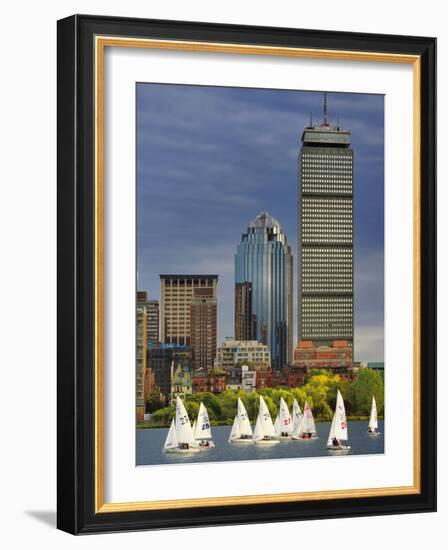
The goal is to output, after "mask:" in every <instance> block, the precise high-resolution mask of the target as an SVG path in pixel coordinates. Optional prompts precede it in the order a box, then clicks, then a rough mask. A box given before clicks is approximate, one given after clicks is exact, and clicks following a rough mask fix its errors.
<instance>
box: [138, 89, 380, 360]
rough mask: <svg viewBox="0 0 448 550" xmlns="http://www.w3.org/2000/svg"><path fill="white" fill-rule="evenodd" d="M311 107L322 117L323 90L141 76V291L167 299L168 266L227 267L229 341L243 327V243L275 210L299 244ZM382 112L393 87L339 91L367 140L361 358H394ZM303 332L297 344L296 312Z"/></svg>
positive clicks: (359, 156)
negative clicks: (386, 353) (256, 222)
mask: <svg viewBox="0 0 448 550" xmlns="http://www.w3.org/2000/svg"><path fill="white" fill-rule="evenodd" d="M310 111H311V112H312V113H313V118H314V119H315V120H319V119H320V118H321V116H322V115H321V112H322V92H299V91H287V90H253V89H237V88H211V87H196V86H173V85H153V84H141V85H140V84H139V85H138V86H137V208H138V216H137V223H138V239H137V246H138V271H139V289H142V290H148V293H149V298H150V299H160V294H159V292H158V288H157V287H158V281H159V273H164V272H165V273H166V272H172V273H192V272H193V273H194V272H198V273H217V274H219V277H220V288H219V291H218V311H219V320H218V327H219V337H218V342H219V343H221V342H222V341H223V340H224V339H225V337H226V336H230V337H231V336H233V335H234V330H233V325H234V282H235V279H234V270H233V264H234V251H235V246H236V245H237V243H238V242H240V240H241V236H242V235H243V233H244V231H245V229H246V228H247V225H248V223H249V222H250V220H252V219H253V218H254V217H255V216H256V215H257V214H258V213H259V212H260V211H269V212H270V213H271V214H272V215H273V216H275V217H276V218H277V219H278V220H279V223H280V224H281V226H282V227H283V229H284V232H285V234H286V236H287V238H288V243H289V245H290V246H291V249H292V252H293V254H294V250H297V240H296V232H297V220H296V212H297V210H296V203H297V158H298V154H299V150H300V136H301V134H302V131H303V128H304V127H305V126H307V125H308V124H309V117H310V115H309V113H310ZM169 113H170V114H169ZM167 114H169V116H167ZM383 115H384V112H383V98H382V96H373V95H368V96H366V95H358V94H345V93H344V94H336V93H332V94H329V118H330V121H331V122H334V123H335V122H336V118H339V119H340V120H341V126H344V127H348V128H350V129H351V132H352V144H353V148H354V149H355V150H356V156H355V159H356V160H355V205H356V206H355V235H356V237H355V360H379V361H381V360H383V317H384V305H383V268H384V265H383V239H384V229H383V196H384V192H383ZM266 129H269V133H268V132H267V130H266ZM361 185H362V187H360V186H361ZM294 271H295V275H294V279H295V280H296V273H297V262H296V261H295V265H294ZM297 291H298V289H297V284H295V285H294V296H295V297H294V303H297ZM294 309H295V308H294ZM293 334H294V347H295V345H296V335H297V316H296V315H294V330H293Z"/></svg>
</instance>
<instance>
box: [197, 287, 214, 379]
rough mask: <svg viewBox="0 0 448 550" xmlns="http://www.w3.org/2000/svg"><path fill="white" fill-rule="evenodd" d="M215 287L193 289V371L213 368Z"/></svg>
mask: <svg viewBox="0 0 448 550" xmlns="http://www.w3.org/2000/svg"><path fill="white" fill-rule="evenodd" d="M217 309H218V306H217V299H216V287H213V286H210V287H205V288H193V298H192V301H191V316H190V317H191V319H190V345H191V348H192V350H193V368H194V370H199V369H204V370H205V371H209V370H211V369H212V368H213V366H214V364H215V360H216V348H217V336H218V335H217V326H218V321H217Z"/></svg>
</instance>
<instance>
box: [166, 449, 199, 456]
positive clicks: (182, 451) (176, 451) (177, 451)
mask: <svg viewBox="0 0 448 550" xmlns="http://www.w3.org/2000/svg"><path fill="white" fill-rule="evenodd" d="M163 452H164V453H167V454H181V455H188V454H193V453H200V452H201V449H200V447H190V448H188V449H180V448H179V447H174V448H173V449H164V450H163Z"/></svg>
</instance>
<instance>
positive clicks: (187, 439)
mask: <svg viewBox="0 0 448 550" xmlns="http://www.w3.org/2000/svg"><path fill="white" fill-rule="evenodd" d="M200 450H201V449H200V448H199V445H198V443H197V441H195V439H194V435H193V430H192V428H191V424H190V419H189V418H188V414H187V411H186V409H185V405H184V404H183V402H182V400H181V399H180V397H176V416H175V417H174V418H173V420H172V421H171V426H170V429H169V430H168V435H167V436H166V440H165V444H164V446H163V451H164V452H165V453H184V454H185V453H198V452H199V451H200Z"/></svg>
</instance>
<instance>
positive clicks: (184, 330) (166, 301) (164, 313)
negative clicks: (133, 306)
mask: <svg viewBox="0 0 448 550" xmlns="http://www.w3.org/2000/svg"><path fill="white" fill-rule="evenodd" d="M217 289H218V275H160V297H161V302H160V331H161V334H160V337H161V340H162V342H165V343H167V344H177V345H183V346H191V347H192V349H193V352H195V351H196V350H195V349H194V348H193V341H192V325H191V314H192V311H194V312H196V311H197V315H196V314H195V320H194V321H195V327H196V328H197V330H195V331H193V332H194V341H195V342H194V343H195V345H196V349H197V350H198V352H200V353H202V352H203V350H204V349H205V348H207V345H206V343H204V342H201V343H200V338H202V337H203V338H205V339H206V340H207V338H210V339H211V342H212V343H213V334H215V336H214V338H215V344H214V347H215V353H216V333H217V315H216V310H217V304H216V300H217ZM203 291H206V294H207V296H202V297H203V298H206V301H205V302H204V303H203V307H202V309H201V305H199V306H198V308H196V309H194V308H192V304H193V300H195V304H198V302H200V299H201V292H203ZM213 301H214V305H213V304H212V302H213ZM207 307H209V309H208V312H209V313H208V314H204V311H205V312H206V311H207ZM200 311H201V312H202V313H199V312H200ZM213 311H214V313H213ZM204 315H205V316H206V317H207V322H208V324H209V325H211V326H210V327H209V330H208V331H207V332H201V329H200V326H201V322H203V320H204ZM199 319H202V321H199ZM196 320H197V321H198V323H196ZM206 324H207V323H206ZM201 335H202V336H201ZM199 344H200V345H199ZM212 345H213V344H212ZM212 365H213V364H212ZM212 365H211V366H212Z"/></svg>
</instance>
